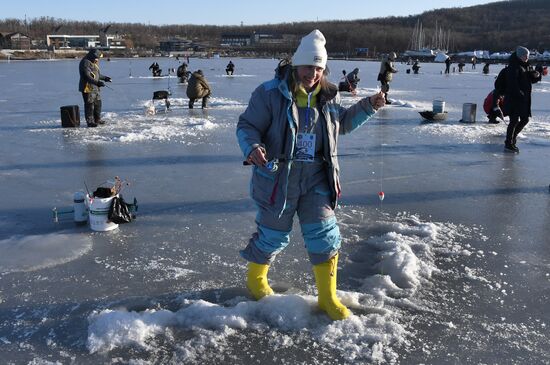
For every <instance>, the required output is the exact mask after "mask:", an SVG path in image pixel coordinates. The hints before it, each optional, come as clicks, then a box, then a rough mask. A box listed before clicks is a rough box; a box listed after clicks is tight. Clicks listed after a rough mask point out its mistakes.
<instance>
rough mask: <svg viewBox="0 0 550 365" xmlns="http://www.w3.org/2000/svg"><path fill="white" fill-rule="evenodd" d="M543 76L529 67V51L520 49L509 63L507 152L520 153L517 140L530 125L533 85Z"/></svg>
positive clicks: (506, 97)
mask: <svg viewBox="0 0 550 365" xmlns="http://www.w3.org/2000/svg"><path fill="white" fill-rule="evenodd" d="M540 79H541V75H540V74H539V73H538V72H537V71H535V70H533V69H532V68H531V67H530V66H529V50H528V49H527V48H525V47H521V46H520V47H518V48H516V51H515V52H514V53H512V55H511V56H510V59H509V61H508V68H507V71H506V91H505V93H504V100H505V102H504V108H505V111H506V113H507V114H508V115H509V116H510V123H508V129H507V130H506V141H504V149H505V150H506V151H510V152H515V153H519V148H517V147H516V140H517V137H518V134H519V132H521V130H522V129H523V128H524V127H525V126H526V125H527V123H529V117H530V116H531V89H532V86H531V84H534V83H536V82H538V81H540Z"/></svg>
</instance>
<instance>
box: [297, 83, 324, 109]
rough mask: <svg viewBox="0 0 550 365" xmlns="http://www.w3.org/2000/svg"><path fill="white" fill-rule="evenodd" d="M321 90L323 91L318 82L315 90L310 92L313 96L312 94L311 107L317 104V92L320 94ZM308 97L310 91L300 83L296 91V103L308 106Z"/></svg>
mask: <svg viewBox="0 0 550 365" xmlns="http://www.w3.org/2000/svg"><path fill="white" fill-rule="evenodd" d="M319 91H321V84H320V83H317V86H316V87H315V89H313V91H312V92H311V93H310V94H311V96H310V102H309V107H311V106H315V105H317V94H319ZM307 98H308V92H307V91H306V89H304V87H303V86H302V85H300V86H299V87H298V92H297V93H296V104H298V106H299V107H300V108H305V107H307V106H308V105H307Z"/></svg>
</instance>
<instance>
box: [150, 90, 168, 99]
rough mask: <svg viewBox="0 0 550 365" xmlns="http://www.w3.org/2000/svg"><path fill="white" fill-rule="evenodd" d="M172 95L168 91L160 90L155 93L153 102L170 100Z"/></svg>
mask: <svg viewBox="0 0 550 365" xmlns="http://www.w3.org/2000/svg"><path fill="white" fill-rule="evenodd" d="M168 95H170V93H169V92H168V91H166V90H158V91H154V92H153V100H162V99H168Z"/></svg>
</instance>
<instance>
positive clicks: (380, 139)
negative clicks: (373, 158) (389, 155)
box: [378, 120, 385, 210]
mask: <svg viewBox="0 0 550 365" xmlns="http://www.w3.org/2000/svg"><path fill="white" fill-rule="evenodd" d="M378 137H379V143H380V190H379V191H378V199H380V210H382V202H383V201H384V197H385V194H384V186H383V183H384V138H383V136H382V120H380V123H379V124H378Z"/></svg>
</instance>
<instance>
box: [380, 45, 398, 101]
mask: <svg viewBox="0 0 550 365" xmlns="http://www.w3.org/2000/svg"><path fill="white" fill-rule="evenodd" d="M396 58H397V55H396V54H395V52H390V54H389V55H384V56H383V57H382V62H381V63H380V72H379V73H378V81H380V85H381V89H382V92H383V93H384V96H385V98H386V104H391V102H390V101H389V100H388V91H390V82H391V81H392V79H393V74H394V73H396V72H397V69H396V68H395V67H393V61H395V59H396Z"/></svg>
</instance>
